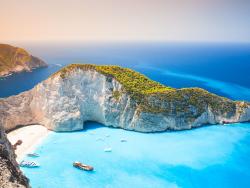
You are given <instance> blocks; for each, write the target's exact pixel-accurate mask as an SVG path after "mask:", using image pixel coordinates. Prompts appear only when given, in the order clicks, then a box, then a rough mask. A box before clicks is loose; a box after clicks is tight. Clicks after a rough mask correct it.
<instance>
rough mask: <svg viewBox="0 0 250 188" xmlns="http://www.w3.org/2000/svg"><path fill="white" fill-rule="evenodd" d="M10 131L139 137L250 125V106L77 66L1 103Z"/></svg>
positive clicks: (130, 74)
mask: <svg viewBox="0 0 250 188" xmlns="http://www.w3.org/2000/svg"><path fill="white" fill-rule="evenodd" d="M0 118H1V119H3V124H4V127H5V129H6V130H10V129H13V128H15V127H16V126H18V125H28V124H42V125H44V126H46V127H47V128H48V129H51V130H54V131H73V130H81V129H83V128H84V122H86V121H96V122H99V123H102V124H104V125H106V126H112V127H119V128H123V129H127V130H134V131H139V132H157V131H165V130H184V129H191V128H193V127H200V126H202V125H208V124H224V123H225V122H227V123H235V122H246V121H250V104H249V103H247V102H243V101H242V102H239V101H232V100H229V99H227V98H224V97H220V96H217V95H215V94H212V93H209V92H208V91H206V90H203V89H200V88H183V89H175V88H170V87H167V86H164V85H161V84H160V83H157V82H154V81H152V80H150V79H148V78H147V77H145V76H143V75H142V74H140V73H137V72H135V71H133V70H130V69H127V68H122V67H119V66H97V65H83V64H81V65H80V64H73V65H69V66H67V67H65V68H63V69H62V70H61V71H59V72H57V73H55V74H54V75H52V76H51V77H49V78H48V79H47V80H45V81H43V82H42V83H40V84H38V85H37V86H36V87H34V88H33V89H31V90H30V91H26V92H23V93H21V94H19V95H16V96H12V97H8V98H6V99H1V100H0Z"/></svg>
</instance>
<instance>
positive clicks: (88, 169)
mask: <svg viewBox="0 0 250 188" xmlns="http://www.w3.org/2000/svg"><path fill="white" fill-rule="evenodd" d="M73 166H74V167H76V168H79V169H81V170H86V171H93V170H94V167H92V166H89V165H86V164H83V163H80V162H74V163H73Z"/></svg>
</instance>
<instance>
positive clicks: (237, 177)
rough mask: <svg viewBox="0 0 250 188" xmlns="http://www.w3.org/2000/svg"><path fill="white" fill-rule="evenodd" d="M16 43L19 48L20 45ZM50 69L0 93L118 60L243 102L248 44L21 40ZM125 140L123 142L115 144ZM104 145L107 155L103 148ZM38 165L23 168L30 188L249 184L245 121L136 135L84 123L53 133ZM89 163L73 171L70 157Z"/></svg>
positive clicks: (15, 79)
mask: <svg viewBox="0 0 250 188" xmlns="http://www.w3.org/2000/svg"><path fill="white" fill-rule="evenodd" d="M19 46H20V45H19ZM23 47H24V48H26V49H28V50H29V51H30V52H32V53H33V54H34V55H37V56H39V57H41V58H42V59H44V60H45V61H46V62H47V63H49V68H47V69H39V70H36V71H34V72H32V73H21V74H17V75H14V76H11V77H7V78H3V79H1V80H0V88H1V89H0V97H7V96H10V95H14V94H17V93H20V92H21V91H25V90H27V89H30V88H32V87H33V86H34V85H35V84H37V83H38V82H40V81H42V80H44V79H46V78H47V77H48V76H49V75H50V74H52V73H53V72H55V71H57V70H59V69H60V68H61V66H64V65H66V64H69V63H75V62H80V63H83V62H88V63H95V64H118V65H123V66H126V67H130V68H133V69H135V70H137V71H139V72H141V73H144V74H145V75H147V76H148V77H150V78H152V79H154V80H157V81H159V82H161V83H163V84H166V85H170V86H172V87H176V88H179V87H202V88H205V89H207V90H209V91H211V92H214V93H216V94H219V95H222V96H226V97H229V98H231V99H236V100H247V101H250V74H249V70H250V45H248V44H180V43H174V44H164V43H153V44H152V43H143V44H142V43H125V44H124V43H116V44H104V43H102V44H72V43H69V44H39V45H38V44H23ZM121 139H126V140H127V142H121V141H120V140H121ZM107 147H111V148H112V152H104V149H105V148H107ZM35 152H37V153H38V154H40V157H39V158H35V159H30V158H28V157H27V159H29V160H34V161H37V162H38V163H40V164H41V167H40V168H37V169H26V168H22V170H23V171H24V173H25V174H26V175H27V176H28V177H29V178H30V181H31V185H32V187H34V188H38V187H40V188H57V187H60V188H62V187H63V188H71V187H73V188H78V187H79V188H81V187H94V188H95V187H98V188H99V187H100V188H102V187H114V188H116V187H121V188H126V187H130V188H131V187H135V188H137V187H138V188H141V187H142V188H147V187H150V188H151V187H155V188H158V187H159V188H161V187H184V188H191V187H192V188H195V187H198V188H199V187H202V188H206V187H211V188H216V187H218V188H221V187H230V188H231V187H232V188H234V187H235V188H245V187H246V188H247V187H250V159H249V156H250V123H244V124H243V123H238V124H232V125H227V126H207V127H203V128H198V129H193V130H189V131H178V132H165V133H154V134H143V133H137V132H132V131H125V130H122V129H114V128H108V127H104V126H102V125H100V124H98V123H95V122H88V123H87V125H86V129H85V130H83V131H79V132H71V133H55V132H52V133H50V134H49V136H48V137H47V138H46V139H45V140H44V142H43V143H42V144H41V145H39V146H38V147H37V149H36V151H35ZM74 161H81V162H83V163H86V164H89V165H92V166H94V168H95V171H94V172H85V171H80V170H78V169H75V168H73V167H72V162H74Z"/></svg>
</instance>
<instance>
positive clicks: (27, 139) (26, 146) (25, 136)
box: [7, 125, 51, 162]
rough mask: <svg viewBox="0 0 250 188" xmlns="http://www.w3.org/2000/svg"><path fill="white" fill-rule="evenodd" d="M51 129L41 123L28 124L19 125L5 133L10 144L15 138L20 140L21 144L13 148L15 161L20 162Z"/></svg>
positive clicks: (14, 141) (15, 140) (13, 142)
mask: <svg viewBox="0 0 250 188" xmlns="http://www.w3.org/2000/svg"><path fill="white" fill-rule="evenodd" d="M50 132H51V131H49V130H48V129H47V128H45V127H44V126H42V125H29V126H25V127H20V128H18V129H15V130H13V131H10V132H9V133H8V134H7V137H8V139H9V141H10V143H11V144H12V145H14V144H15V143H16V142H17V140H22V142H23V143H22V144H21V145H19V146H17V149H16V150H15V154H16V160H17V162H21V161H22V160H23V158H24V157H25V155H27V154H28V153H32V152H33V151H34V150H35V149H36V147H37V146H38V145H39V144H40V143H41V142H42V141H43V140H44V139H45V138H46V137H47V136H48V135H49V133H50Z"/></svg>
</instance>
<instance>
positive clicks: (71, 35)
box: [0, 0, 250, 42]
mask: <svg viewBox="0 0 250 188" xmlns="http://www.w3.org/2000/svg"><path fill="white" fill-rule="evenodd" d="M16 40H17V41H18V40H21V41H27V40H28V41H53V40H55V41H61V40H66V41H75V40H78V41H79V40H91V41H92V40H95V41H120V40H121V41H131V40H156V41H165V40H166V41H199V42H200V41H201V42H202V41H209V42H213V41H215V42H221V41H225V42H250V0H123V1H122V0H0V42H1V41H16Z"/></svg>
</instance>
